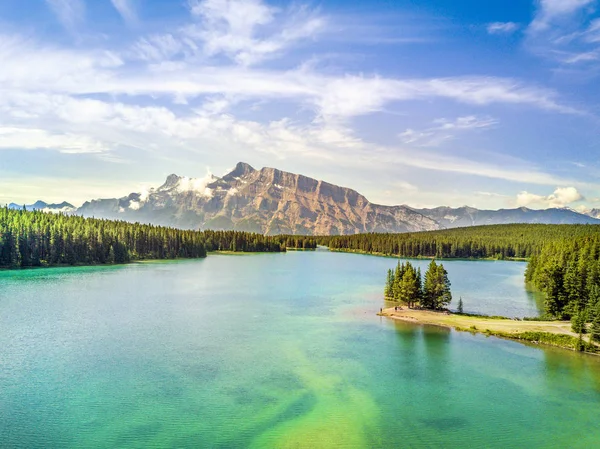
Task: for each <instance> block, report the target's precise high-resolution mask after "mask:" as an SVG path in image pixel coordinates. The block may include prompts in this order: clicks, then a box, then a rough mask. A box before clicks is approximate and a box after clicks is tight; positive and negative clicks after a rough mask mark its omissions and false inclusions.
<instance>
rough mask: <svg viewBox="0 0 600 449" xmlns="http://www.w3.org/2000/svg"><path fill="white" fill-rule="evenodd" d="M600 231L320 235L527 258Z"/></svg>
mask: <svg viewBox="0 0 600 449" xmlns="http://www.w3.org/2000/svg"><path fill="white" fill-rule="evenodd" d="M598 233H600V225H544V224H507V225H490V226H473V227H468V228H455V229H447V230H441V231H428V232H417V233H415V232H413V233H404V234H376V233H371V234H355V235H337V236H323V237H317V243H318V244H320V245H325V246H328V247H329V248H330V249H332V250H341V251H357V252H365V253H374V254H375V253H376V254H383V255H389V256H399V257H435V258H437V259H442V258H443V259H451V258H465V259H469V258H472V259H487V258H490V259H514V258H516V259H527V258H530V257H531V256H533V255H535V254H538V253H539V252H540V251H541V248H542V246H544V245H545V244H546V243H547V242H550V241H559V240H563V239H571V238H576V237H585V236H588V235H594V234H598Z"/></svg>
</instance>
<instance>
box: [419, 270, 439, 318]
mask: <svg viewBox="0 0 600 449" xmlns="http://www.w3.org/2000/svg"><path fill="white" fill-rule="evenodd" d="M436 295H437V264H436V263H435V259H433V260H432V261H431V262H430V264H429V268H428V269H427V272H425V282H423V299H422V301H421V305H422V306H423V307H424V308H426V309H433V308H435V298H436Z"/></svg>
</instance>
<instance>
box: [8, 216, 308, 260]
mask: <svg viewBox="0 0 600 449" xmlns="http://www.w3.org/2000/svg"><path fill="white" fill-rule="evenodd" d="M294 244H297V241H295V240H290V241H288V240H287V239H285V238H282V237H280V236H265V235H262V234H252V233H247V232H238V231H204V232H201V231H190V230H181V229H175V228H168V227H163V226H153V225H147V224H140V223H128V222H124V221H115V220H101V219H94V218H83V217H80V216H73V215H63V214H50V213H44V212H40V211H25V210H11V209H8V208H7V207H4V208H0V268H25V267H40V266H56V265H95V264H110V263H127V262H130V261H136V260H145V259H176V258H199V257H206V253H207V252H208V251H248V252H283V251H285V250H286V245H294ZM300 244H303V242H300Z"/></svg>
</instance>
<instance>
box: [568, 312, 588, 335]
mask: <svg viewBox="0 0 600 449" xmlns="http://www.w3.org/2000/svg"><path fill="white" fill-rule="evenodd" d="M571 330H572V331H573V332H574V333H576V334H585V332H586V329H585V312H583V311H581V310H580V311H578V312H577V313H575V314H574V315H573V316H572V317H571Z"/></svg>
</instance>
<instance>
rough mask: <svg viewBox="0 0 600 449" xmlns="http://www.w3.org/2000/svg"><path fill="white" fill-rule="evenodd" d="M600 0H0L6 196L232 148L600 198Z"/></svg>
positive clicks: (434, 188) (67, 191)
mask: <svg viewBox="0 0 600 449" xmlns="http://www.w3.org/2000/svg"><path fill="white" fill-rule="evenodd" d="M599 85H600V1H598V0H533V1H528V0H522V1H521V0H519V1H516V0H515V1H510V2H506V1H504V0H503V1H499V0H498V1H497V0H488V1H485V2H481V1H479V0H478V1H475V0H464V1H459V0H453V1H450V0H431V1H423V2H414V1H400V0H396V1H369V2H366V1H357V0H354V1H321V2H309V3H302V2H293V3H290V2H284V1H272V2H268V1H261V0H189V1H188V0H175V1H170V0H94V1H92V0H3V1H2V2H1V3H0V161H1V162H0V203H6V202H9V201H16V202H19V203H24V202H27V203H29V202H33V201H35V200H37V199H43V200H46V201H62V200H67V201H71V202H73V203H74V204H80V203H81V202H83V201H85V200H87V199H91V198H98V197H115V196H123V195H126V194H128V193H130V192H133V191H141V190H143V189H145V188H147V187H151V186H158V185H160V184H161V183H162V182H163V180H164V178H165V177H166V176H167V175H168V174H170V173H177V174H180V175H185V176H191V177H204V176H205V175H206V174H207V172H208V171H210V172H212V173H214V174H217V175H220V174H223V173H224V172H225V171H226V170H227V169H228V168H230V167H232V166H233V165H235V163H236V162H238V161H246V162H248V163H250V164H251V165H253V166H255V167H257V168H259V167H262V166H271V167H277V168H281V169H283V170H288V171H292V172H296V173H303V174H306V175H308V176H312V177H315V178H319V179H324V180H327V181H329V182H332V183H335V184H339V185H343V186H347V187H351V188H354V189H356V190H358V191H359V192H361V193H363V194H365V195H366V196H367V198H369V199H370V200H371V201H374V202H378V203H383V204H409V205H413V206H436V205H450V206H461V205H471V206H475V207H479V208H503V207H516V206H528V207H532V208H544V207H550V206H552V207H565V206H568V207H573V208H577V209H585V208H590V207H598V206H600V181H599V179H598V178H599V175H600V163H599V158H598V155H599V153H600V139H599V135H600V107H599V105H600V88H599V87H598V86H599Z"/></svg>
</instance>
